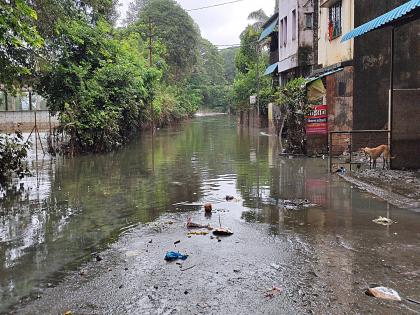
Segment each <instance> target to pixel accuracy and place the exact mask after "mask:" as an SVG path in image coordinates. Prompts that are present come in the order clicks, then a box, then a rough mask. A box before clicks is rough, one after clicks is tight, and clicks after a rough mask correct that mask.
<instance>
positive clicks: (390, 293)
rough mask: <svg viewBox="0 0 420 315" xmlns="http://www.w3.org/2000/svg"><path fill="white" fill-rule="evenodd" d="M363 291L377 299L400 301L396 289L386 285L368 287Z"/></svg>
mask: <svg viewBox="0 0 420 315" xmlns="http://www.w3.org/2000/svg"><path fill="white" fill-rule="evenodd" d="M365 293H366V294H367V295H370V296H373V297H376V298H378V299H384V300H391V301H401V298H400V296H399V295H398V292H397V291H395V290H393V289H390V288H386V287H374V288H369V289H367V290H366V292H365Z"/></svg>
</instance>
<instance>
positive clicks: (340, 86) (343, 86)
mask: <svg viewBox="0 0 420 315" xmlns="http://www.w3.org/2000/svg"><path fill="white" fill-rule="evenodd" d="M317 12H318V24H319V25H318V34H317V37H318V65H317V68H318V69H316V70H315V71H313V73H312V74H311V76H312V77H319V78H322V79H323V83H324V86H325V91H326V93H325V99H324V102H325V105H327V108H328V131H343V130H352V129H353V87H354V86H353V73H354V68H353V56H354V51H353V40H350V41H348V42H346V43H341V39H342V36H343V35H344V34H345V33H347V32H349V31H351V30H352V29H353V28H354V0H340V1H336V0H320V2H319V4H318V10H317Z"/></svg>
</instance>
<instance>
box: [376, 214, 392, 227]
mask: <svg viewBox="0 0 420 315" xmlns="http://www.w3.org/2000/svg"><path fill="white" fill-rule="evenodd" d="M372 222H375V223H376V224H381V225H385V226H386V225H391V224H392V223H394V221H392V220H391V219H388V218H385V217H381V216H380V217H379V218H376V219H374V220H372Z"/></svg>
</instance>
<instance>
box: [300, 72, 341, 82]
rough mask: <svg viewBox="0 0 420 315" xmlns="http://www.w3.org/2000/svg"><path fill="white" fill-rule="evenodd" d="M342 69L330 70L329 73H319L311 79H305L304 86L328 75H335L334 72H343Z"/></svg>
mask: <svg viewBox="0 0 420 315" xmlns="http://www.w3.org/2000/svg"><path fill="white" fill-rule="evenodd" d="M343 69H344V68H338V69H334V70H330V71H327V72H324V73H321V74H319V75H316V76H313V77H309V78H306V79H305V84H306V85H308V84H309V83H311V82H313V81H315V80H318V79H320V78H323V77H326V76H327V75H330V74H333V73H336V72H338V71H341V70H343Z"/></svg>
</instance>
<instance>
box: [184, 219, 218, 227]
mask: <svg viewBox="0 0 420 315" xmlns="http://www.w3.org/2000/svg"><path fill="white" fill-rule="evenodd" d="M187 228H189V229H203V228H206V229H209V230H211V229H212V227H211V226H210V224H207V225H203V224H199V223H194V222H192V219H191V218H188V220H187Z"/></svg>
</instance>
